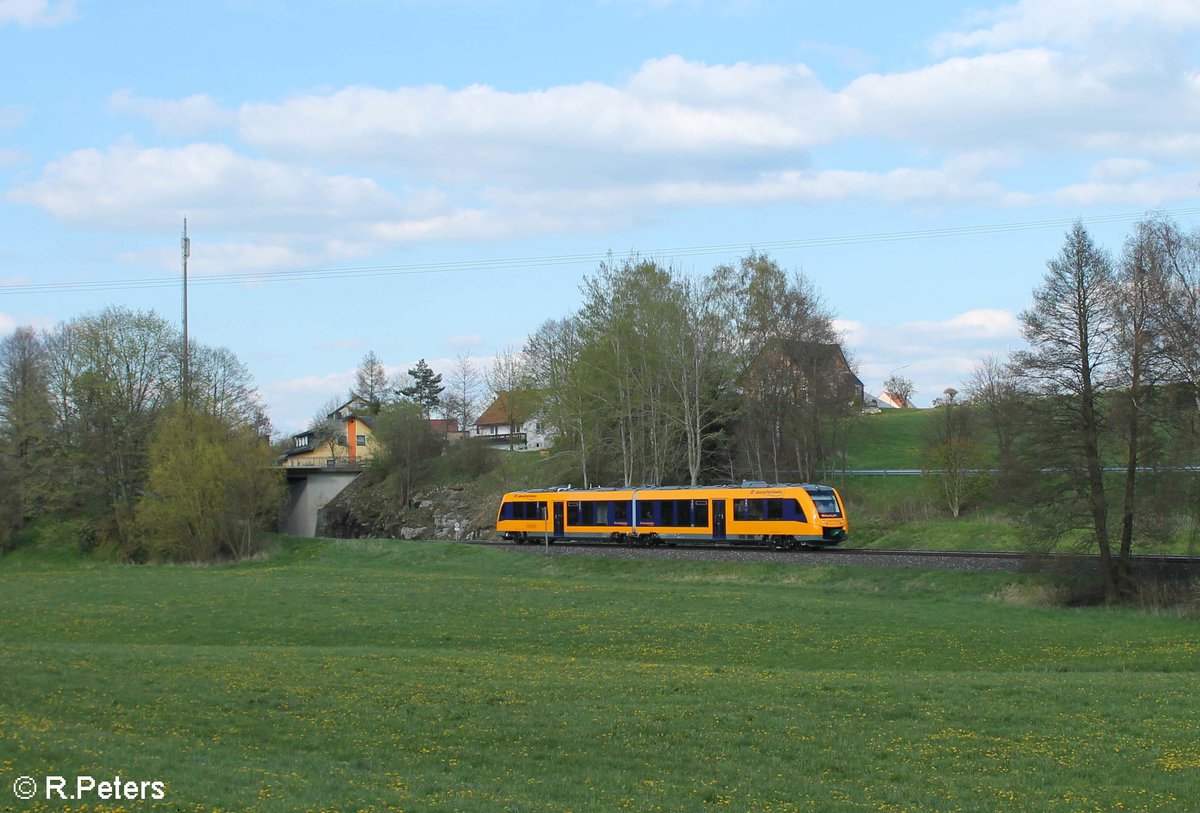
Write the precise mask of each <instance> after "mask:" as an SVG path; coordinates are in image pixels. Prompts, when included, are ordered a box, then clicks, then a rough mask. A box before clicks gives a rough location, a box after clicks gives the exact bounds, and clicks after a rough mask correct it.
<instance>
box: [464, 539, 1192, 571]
mask: <svg viewBox="0 0 1200 813" xmlns="http://www.w3.org/2000/svg"><path fill="white" fill-rule="evenodd" d="M472 544H477V545H486V546H489V547H495V548H500V549H504V550H511V551H514V552H525V553H537V554H542V555H550V556H613V557H618V558H624V559H676V560H698V561H736V562H747V563H753V562H761V563H779V564H797V565H799V564H854V565H861V566H868V567H918V568H943V569H953V570H967V571H980V572H983V571H1019V570H1037V569H1074V570H1086V569H1092V568H1098V567H1099V565H1100V557H1099V556H1098V555H1095V554H1053V553H1050V554H1048V553H1018V552H1011V551H1007V552H1005V551H931V550H876V549H872V548H820V549H808V550H798V551H779V550H772V549H770V548H765V547H746V546H743V545H712V544H705V545H686V544H679V545H677V546H675V547H653V548H649V547H648V548H635V547H630V546H627V545H617V544H613V543H610V542H569V543H565V544H563V543H559V544H554V545H545V544H536V543H531V544H527V545H518V544H516V543H514V542H507V541H476V542H473V543H472ZM1133 561H1134V567H1135V568H1136V569H1148V570H1159V571H1162V572H1164V573H1170V574H1187V575H1191V574H1195V575H1200V557H1189V556H1163V555H1142V556H1134V557H1133Z"/></svg>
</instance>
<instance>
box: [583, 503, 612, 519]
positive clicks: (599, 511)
mask: <svg viewBox="0 0 1200 813" xmlns="http://www.w3.org/2000/svg"><path fill="white" fill-rule="evenodd" d="M584 506H585V509H584V512H583V524H584V525H607V524H608V502H607V501H604V502H586V503H584Z"/></svg>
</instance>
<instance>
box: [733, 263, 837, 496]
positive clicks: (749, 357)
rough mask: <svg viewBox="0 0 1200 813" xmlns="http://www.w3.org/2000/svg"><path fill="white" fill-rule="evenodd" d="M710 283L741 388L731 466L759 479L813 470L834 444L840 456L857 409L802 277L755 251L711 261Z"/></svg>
mask: <svg viewBox="0 0 1200 813" xmlns="http://www.w3.org/2000/svg"><path fill="white" fill-rule="evenodd" d="M712 285H713V288H714V294H713V295H714V296H716V297H717V298H718V300H719V301H720V303H721V305H720V308H719V311H720V312H722V313H725V314H726V315H727V320H728V327H727V331H728V332H729V333H730V334H731V335H732V336H733V337H734V340H733V341H734V352H735V358H736V366H737V369H738V370H739V371H740V375H739V387H740V389H741V391H742V395H743V397H742V399H741V404H740V407H739V409H738V412H737V421H736V430H735V437H734V445H733V450H734V454H735V459H734V460H733V461H731V468H732V469H734V470H736V471H739V472H741V473H744V474H749V475H751V476H753V477H755V478H756V479H774V480H779V479H785V478H790V477H793V476H794V477H798V478H800V479H809V478H812V477H814V476H815V475H816V474H817V473H818V472H819V471H820V470H821V469H823V468H826V467H828V466H829V465H831V464H832V462H833V461H834V460H836V458H837V457H838V452H839V446H840V447H841V448H840V450H841V453H842V457H844V451H845V449H844V447H845V442H846V439H847V437H848V436H849V429H850V426H851V419H852V417H853V416H854V415H855V414H856V413H857V411H858V410H859V408H860V405H859V404H858V403H857V394H856V393H851V392H849V391H848V389H847V387H846V385H845V380H846V379H845V377H844V369H843V368H842V365H841V361H842V359H844V358H845V357H844V354H843V353H842V351H841V348H840V347H839V346H838V335H837V331H836V330H835V329H834V325H833V316H832V314H831V313H830V311H829V309H828V308H827V306H826V305H825V302H824V300H823V298H822V297H821V295H820V292H819V291H818V290H817V289H816V287H815V286H814V285H813V284H812V282H811V281H810V280H809V279H808V278H806V277H805V276H804V275H803V274H800V273H794V274H788V273H787V272H785V271H784V270H783V269H782V268H781V267H780V266H779V264H778V263H776V262H775V261H774V260H772V259H771V258H770V257H768V256H766V255H764V254H759V253H757V252H751V253H750V254H748V255H747V256H745V257H743V258H742V259H741V260H740V261H739V262H738V263H737V264H733V265H722V266H718V267H717V268H715V269H714V270H713V274H712ZM835 351H836V352H835ZM847 363H849V362H848V360H847Z"/></svg>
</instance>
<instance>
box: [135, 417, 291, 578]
mask: <svg viewBox="0 0 1200 813" xmlns="http://www.w3.org/2000/svg"><path fill="white" fill-rule="evenodd" d="M274 458H275V455H274V452H273V451H272V449H271V447H270V445H269V444H268V443H267V442H266V440H265V439H264V438H263V437H262V436H260V435H258V434H256V433H255V432H254V431H253V429H251V428H249V427H246V426H238V425H233V424H231V423H230V422H229V421H227V420H224V419H221V418H219V417H216V416H213V415H209V414H205V413H202V412H198V411H196V410H189V409H183V408H175V409H173V410H172V411H171V412H170V413H169V414H168V415H167V416H166V417H165V418H164V419H163V420H162V421H160V423H159V426H158V428H157V430H156V431H155V433H154V439H153V442H152V444H151V447H150V472H149V477H148V478H147V482H146V493H145V495H144V496H143V497H142V498H141V500H140V501H139V504H138V507H137V532H138V536H139V538H140V539H141V540H142V542H143V544H144V546H145V548H146V549H147V550H148V551H150V552H151V553H152V554H153V555H155V556H157V557H159V558H163V559H169V560H172V561H178V562H212V561H217V560H222V559H244V558H246V557H249V556H253V555H254V554H255V553H257V552H259V551H260V550H261V549H262V545H263V542H262V532H263V531H264V530H265V529H267V528H269V527H270V526H271V525H272V524H273V523H274V522H276V521H277V520H278V517H279V511H280V508H281V505H282V501H283V497H284V486H283V481H282V474H281V472H279V471H278V470H276V469H274V468H273V463H274Z"/></svg>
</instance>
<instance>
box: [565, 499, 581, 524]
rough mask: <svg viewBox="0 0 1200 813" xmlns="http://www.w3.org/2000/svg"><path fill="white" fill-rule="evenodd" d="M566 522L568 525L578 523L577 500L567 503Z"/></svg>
mask: <svg viewBox="0 0 1200 813" xmlns="http://www.w3.org/2000/svg"><path fill="white" fill-rule="evenodd" d="M567 524H568V525H578V524H579V503H578V502H569V503H567Z"/></svg>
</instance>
